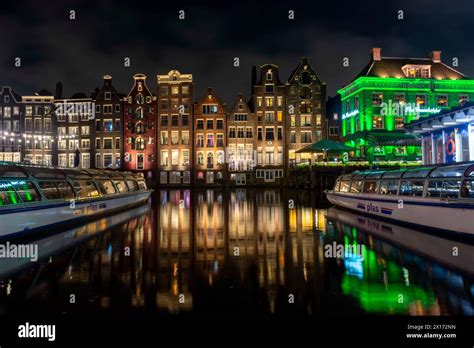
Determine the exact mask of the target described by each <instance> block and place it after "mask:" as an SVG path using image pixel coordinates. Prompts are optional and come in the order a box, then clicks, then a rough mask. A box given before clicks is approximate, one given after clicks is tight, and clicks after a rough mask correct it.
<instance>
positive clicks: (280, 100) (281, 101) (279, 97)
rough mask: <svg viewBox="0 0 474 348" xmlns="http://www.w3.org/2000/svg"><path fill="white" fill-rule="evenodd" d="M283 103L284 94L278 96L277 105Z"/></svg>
mask: <svg viewBox="0 0 474 348" xmlns="http://www.w3.org/2000/svg"><path fill="white" fill-rule="evenodd" d="M282 105H283V97H282V96H278V97H277V106H282Z"/></svg>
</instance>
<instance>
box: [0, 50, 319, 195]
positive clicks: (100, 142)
mask: <svg viewBox="0 0 474 348" xmlns="http://www.w3.org/2000/svg"><path fill="white" fill-rule="evenodd" d="M251 80H252V90H251V95H250V97H247V96H245V95H244V94H239V95H238V96H237V98H236V99H235V100H233V101H232V102H231V103H230V104H227V103H225V102H224V101H223V100H221V98H220V97H219V95H218V93H217V92H216V91H215V90H213V89H211V88H209V89H208V90H207V91H206V92H205V93H204V95H202V96H199V97H200V98H199V99H197V101H195V99H194V98H195V93H194V81H193V76H192V74H182V73H180V72H179V71H177V70H171V71H170V72H169V73H167V74H164V75H158V76H157V77H156V83H154V84H153V85H150V84H149V82H148V83H147V81H146V76H145V75H143V74H136V75H134V76H133V86H132V88H131V89H130V91H129V92H128V93H127V94H122V93H120V92H118V91H117V90H116V89H115V87H114V86H113V84H112V77H111V76H109V75H105V76H104V77H103V82H102V86H101V87H97V88H95V89H94V90H93V91H92V92H91V93H90V94H86V93H82V92H78V93H74V94H73V95H72V96H65V95H64V93H63V86H62V84H61V83H58V84H57V85H56V89H55V91H54V93H50V92H49V91H47V90H41V91H39V92H37V93H34V95H29V96H22V95H20V94H18V93H16V92H15V91H14V90H13V89H12V88H10V87H4V88H3V89H2V91H1V92H0V131H1V132H2V136H1V137H0V143H1V144H0V161H14V162H29V163H34V164H41V165H58V166H61V167H80V168H112V169H119V168H121V169H125V170H132V171H138V172H143V173H144V175H145V176H146V177H147V178H148V179H150V180H151V181H153V182H156V183H158V184H160V185H171V186H180V185H183V186H185V185H189V184H192V183H193V184H196V185H222V184H225V183H230V184H231V185H247V184H265V183H267V184H279V183H282V182H283V180H284V179H285V177H286V176H287V174H288V170H289V169H290V168H292V167H293V166H295V165H296V164H298V163H302V162H309V161H310V159H311V155H308V154H297V153H296V150H298V149H300V148H302V147H304V146H307V145H309V144H311V143H314V142H316V141H319V140H321V139H324V138H326V137H327V129H326V128H327V127H326V120H325V100H326V85H325V83H324V82H322V81H321V80H320V79H319V78H318V76H317V75H316V73H315V72H314V70H313V69H312V68H311V66H310V65H309V61H308V59H307V58H302V59H301V61H300V63H299V64H298V66H297V67H296V68H295V70H294V71H293V72H292V73H291V75H290V78H289V79H288V80H287V81H286V82H282V81H281V80H280V77H279V69H278V66H276V65H274V64H265V65H262V66H261V67H260V71H259V73H258V71H257V69H256V68H254V69H253V70H252V74H251ZM151 86H152V87H151Z"/></svg>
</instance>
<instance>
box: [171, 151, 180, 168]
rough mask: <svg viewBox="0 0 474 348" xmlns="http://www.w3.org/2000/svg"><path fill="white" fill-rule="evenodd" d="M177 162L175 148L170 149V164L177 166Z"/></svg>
mask: <svg viewBox="0 0 474 348" xmlns="http://www.w3.org/2000/svg"><path fill="white" fill-rule="evenodd" d="M178 163H179V152H178V150H177V149H173V150H171V165H172V166H177V165H178Z"/></svg>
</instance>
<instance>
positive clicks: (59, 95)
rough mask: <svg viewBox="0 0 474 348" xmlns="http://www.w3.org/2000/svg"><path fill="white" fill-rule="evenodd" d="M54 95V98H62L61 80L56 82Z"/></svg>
mask: <svg viewBox="0 0 474 348" xmlns="http://www.w3.org/2000/svg"><path fill="white" fill-rule="evenodd" d="M54 97H55V98H56V99H62V97H63V84H62V83H61V82H58V83H56V93H55V94H54Z"/></svg>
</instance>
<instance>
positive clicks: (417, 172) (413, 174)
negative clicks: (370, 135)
mask: <svg viewBox="0 0 474 348" xmlns="http://www.w3.org/2000/svg"><path fill="white" fill-rule="evenodd" d="M432 169H433V168H420V169H411V170H408V171H406V172H405V173H404V174H403V176H402V177H403V178H404V179H423V178H426V177H427V176H428V174H429V173H430V171H431V170H432Z"/></svg>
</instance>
